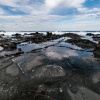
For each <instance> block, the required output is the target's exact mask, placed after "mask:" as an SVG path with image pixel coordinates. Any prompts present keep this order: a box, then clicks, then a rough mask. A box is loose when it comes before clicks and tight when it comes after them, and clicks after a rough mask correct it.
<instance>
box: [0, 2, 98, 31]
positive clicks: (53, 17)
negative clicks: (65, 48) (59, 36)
mask: <svg viewBox="0 0 100 100" xmlns="http://www.w3.org/2000/svg"><path fill="white" fill-rule="evenodd" d="M85 1H86V0H0V5H3V7H2V8H0V28H3V29H4V30H75V29H77V30H78V28H79V27H80V28H79V29H82V28H83V29H89V27H90V26H91V25H90V23H91V24H92V23H93V24H94V25H92V26H94V27H95V26H96V28H94V29H97V28H98V27H97V25H99V24H97V23H99V22H100V20H99V18H100V8H95V7H94V8H88V7H85V6H84V5H83V4H84V3H85ZM6 7H9V11H8V9H7V8H6ZM63 9H64V10H65V12H67V11H68V12H71V11H70V9H74V10H75V13H74V14H72V13H68V14H65V15H63V14H62V12H63ZM56 10H57V11H58V12H61V13H56ZM17 13H18V15H16V14H17ZM14 14H15V15H14ZM23 14H24V15H23ZM94 19H98V21H97V20H96V22H95V23H96V24H95V23H94V22H91V20H94ZM87 20H89V21H87ZM86 24H89V25H88V26H87V27H86ZM92 26H91V27H92ZM81 27H82V28H81ZM84 27H85V28H84ZM98 29H99V28H98Z"/></svg>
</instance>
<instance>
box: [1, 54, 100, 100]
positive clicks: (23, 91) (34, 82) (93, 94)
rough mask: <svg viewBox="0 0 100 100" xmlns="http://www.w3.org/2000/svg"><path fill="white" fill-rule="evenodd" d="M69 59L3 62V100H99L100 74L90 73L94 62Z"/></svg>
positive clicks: (41, 57)
mask: <svg viewBox="0 0 100 100" xmlns="http://www.w3.org/2000/svg"><path fill="white" fill-rule="evenodd" d="M68 59H70V57H69V58H67V59H66V60H65V59H64V60H58V61H56V60H51V59H48V58H47V57H46V56H45V55H42V54H37V53H30V54H24V55H21V56H18V57H14V58H13V57H6V58H2V59H0V76H1V77H0V100H67V99H68V100H78V99H79V100H84V98H87V99H88V100H95V99H96V100H99V99H100V88H99V79H100V77H99V76H100V71H99V70H96V69H95V68H93V67H92V69H90V67H91V61H92V60H93V59H92V60H91V59H89V58H84V59H83V64H81V65H80V64H78V63H81V62H79V60H78V62H77V60H75V59H73V62H72V61H70V60H68ZM79 59H80V61H81V60H82V59H81V58H79ZM95 60H96V59H95ZM84 61H87V62H88V63H89V64H86V66H85V63H84ZM96 61H97V63H96V64H95V66H98V68H99V67H100V66H99V63H100V62H98V59H97V60H96ZM67 62H69V63H67ZM70 65H71V66H72V65H73V67H72V68H74V70H72V69H69V68H70V67H71V66H70ZM75 65H76V67H74V66H75ZM77 65H78V67H82V66H83V65H84V66H85V68H84V67H82V68H80V69H79V68H78V69H77ZM88 67H89V69H88Z"/></svg>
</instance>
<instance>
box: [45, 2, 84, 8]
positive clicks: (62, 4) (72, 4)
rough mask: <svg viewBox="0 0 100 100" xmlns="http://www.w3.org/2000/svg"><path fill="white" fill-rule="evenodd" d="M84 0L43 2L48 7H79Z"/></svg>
mask: <svg viewBox="0 0 100 100" xmlns="http://www.w3.org/2000/svg"><path fill="white" fill-rule="evenodd" d="M84 2H85V0H45V4H46V6H47V7H48V8H49V9H53V8H55V7H75V8H77V7H80V6H82V4H83V3H84Z"/></svg>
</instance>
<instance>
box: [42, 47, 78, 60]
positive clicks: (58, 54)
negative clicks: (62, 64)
mask: <svg viewBox="0 0 100 100" xmlns="http://www.w3.org/2000/svg"><path fill="white" fill-rule="evenodd" d="M44 53H45V55H46V56H48V57H50V58H51V59H63V58H64V57H70V56H79V55H78V54H77V53H76V52H75V51H74V50H70V49H66V48H61V47H60V48H59V47H49V48H48V49H47V50H46V51H44Z"/></svg>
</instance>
